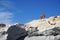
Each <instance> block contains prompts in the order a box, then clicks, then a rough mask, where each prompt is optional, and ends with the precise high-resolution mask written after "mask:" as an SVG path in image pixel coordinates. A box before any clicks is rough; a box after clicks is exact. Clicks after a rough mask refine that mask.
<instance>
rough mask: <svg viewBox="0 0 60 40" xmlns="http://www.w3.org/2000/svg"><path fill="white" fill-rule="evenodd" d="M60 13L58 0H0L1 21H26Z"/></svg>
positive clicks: (59, 1)
mask: <svg viewBox="0 0 60 40" xmlns="http://www.w3.org/2000/svg"><path fill="white" fill-rule="evenodd" d="M42 13H45V15H46V17H50V16H58V15H60V0H0V21H1V22H3V23H16V22H18V23H27V22H29V21H31V20H35V19H39V17H40V15H41V14H42Z"/></svg>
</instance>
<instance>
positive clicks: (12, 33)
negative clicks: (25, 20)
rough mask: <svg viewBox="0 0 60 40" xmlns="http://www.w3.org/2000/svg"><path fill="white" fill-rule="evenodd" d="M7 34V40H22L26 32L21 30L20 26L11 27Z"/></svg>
mask: <svg viewBox="0 0 60 40" xmlns="http://www.w3.org/2000/svg"><path fill="white" fill-rule="evenodd" d="M7 33H8V36H7V40H24V38H25V37H26V36H27V32H26V31H25V29H24V28H21V25H12V26H11V27H10V28H9V29H8V31H7Z"/></svg>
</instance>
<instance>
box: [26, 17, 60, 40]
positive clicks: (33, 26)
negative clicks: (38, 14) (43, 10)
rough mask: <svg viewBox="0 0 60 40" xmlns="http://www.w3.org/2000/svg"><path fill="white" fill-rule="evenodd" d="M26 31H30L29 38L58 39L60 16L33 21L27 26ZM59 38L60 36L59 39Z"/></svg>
mask: <svg viewBox="0 0 60 40" xmlns="http://www.w3.org/2000/svg"><path fill="white" fill-rule="evenodd" d="M25 29H26V31H29V30H30V31H29V32H28V36H29V37H34V36H40V37H41V36H45V37H46V36H54V39H55V38H56V37H58V35H60V16H52V17H49V18H45V19H38V20H33V21H31V22H28V23H26V24H25ZM45 37H44V38H45ZM42 38H43V37H42ZM46 38H48V37H46ZM59 38H60V36H59V37H58V38H57V39H59ZM38 39H39V38H38ZM48 39H49V38H48ZM54 39H53V40H54ZM57 39H56V40H57ZM49 40H50V39H49Z"/></svg>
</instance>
